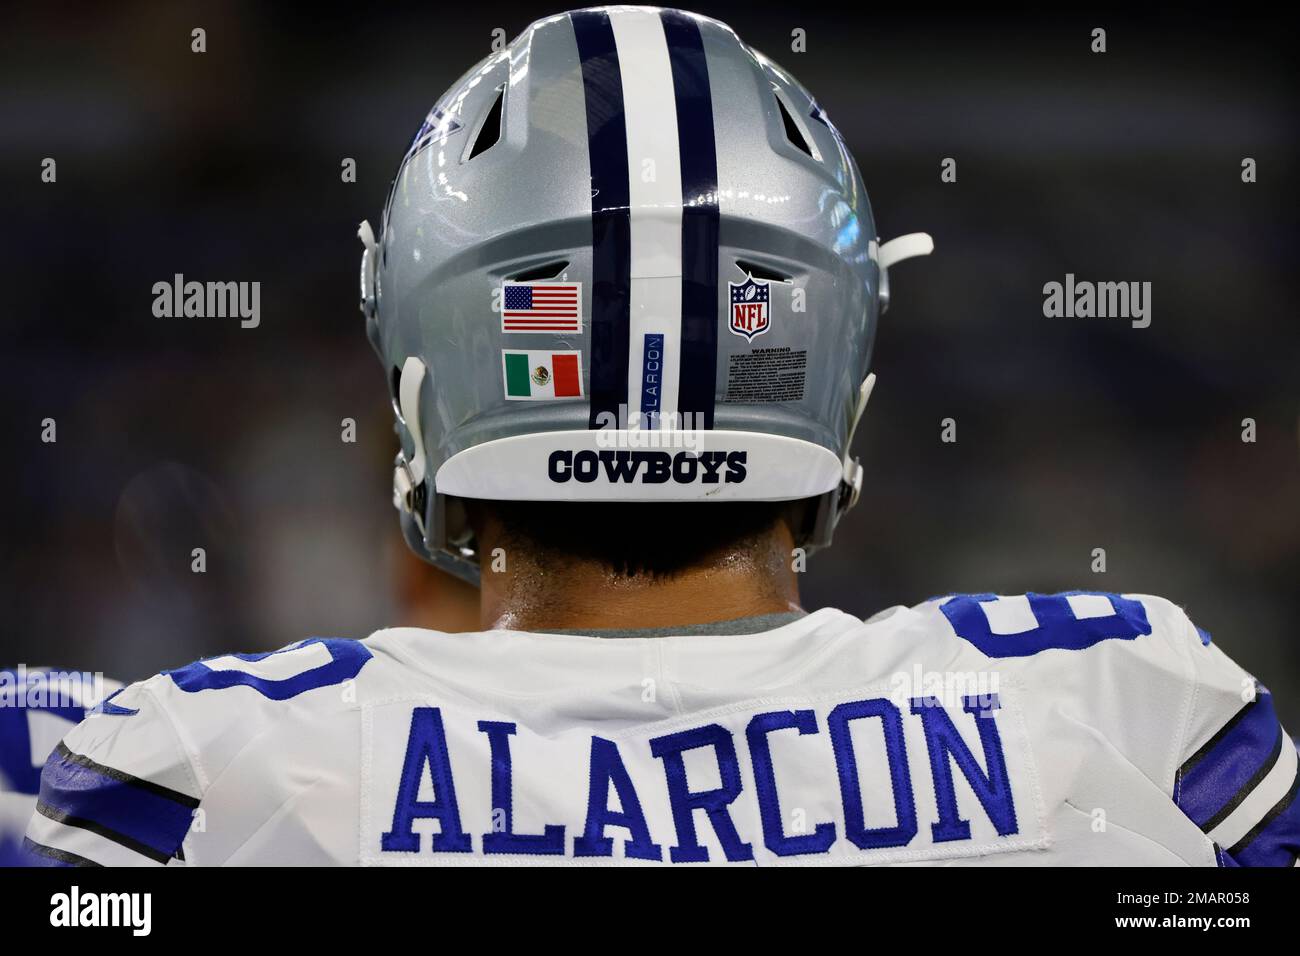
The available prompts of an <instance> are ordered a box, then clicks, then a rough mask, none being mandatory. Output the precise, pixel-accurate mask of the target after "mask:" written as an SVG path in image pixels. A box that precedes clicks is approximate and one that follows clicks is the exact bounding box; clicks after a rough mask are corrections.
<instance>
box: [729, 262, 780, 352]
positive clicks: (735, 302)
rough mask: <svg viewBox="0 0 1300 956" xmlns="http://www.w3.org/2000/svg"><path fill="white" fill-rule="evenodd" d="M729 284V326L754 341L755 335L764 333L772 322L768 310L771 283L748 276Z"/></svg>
mask: <svg viewBox="0 0 1300 956" xmlns="http://www.w3.org/2000/svg"><path fill="white" fill-rule="evenodd" d="M727 286H728V287H729V288H730V289H731V322H730V326H729V327H730V329H731V331H732V332H734V333H735V334H736V335H743V336H744V337H745V338H747V339H749V340H751V341H752V340H753V338H754V336H756V335H762V334H763V333H764V332H766V331H767V330H768V327H769V326H771V324H772V320H771V319H770V318H769V312H768V307H769V305H770V299H771V294H770V283H767V282H759V281H758V280H757V279H755V278H754V277H753V276H746V277H745V281H744V282H728V283H727Z"/></svg>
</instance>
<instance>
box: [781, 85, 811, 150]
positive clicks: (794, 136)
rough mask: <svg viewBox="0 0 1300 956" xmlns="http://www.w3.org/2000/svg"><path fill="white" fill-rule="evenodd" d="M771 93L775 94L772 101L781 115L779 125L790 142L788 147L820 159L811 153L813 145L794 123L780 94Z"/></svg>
mask: <svg viewBox="0 0 1300 956" xmlns="http://www.w3.org/2000/svg"><path fill="white" fill-rule="evenodd" d="M772 92H773V93H774V94H775V97H774V99H775V100H776V108H777V110H779V111H780V113H781V123H782V124H783V125H784V126H785V138H786V139H788V140H789V141H790V145H791V146H793V147H795V149H798V150H799V151H800V152H802V153H804V154H805V155H806V156H809V157H811V158H812V159H820V157H819V156H818V155H817V154H816V153H815V152H814V151H813V145H812V144H811V143H810V142H809V141H808V134H807V133H805V132H804V129H803V127H802V126H800V125H799V123H798V122H796V121H795V118H794V114H793V113H791V112H790V108H789V107H788V106H786V105H785V99H784V97H782V96H781V94H780V93H777V92H776V90H773V91H772Z"/></svg>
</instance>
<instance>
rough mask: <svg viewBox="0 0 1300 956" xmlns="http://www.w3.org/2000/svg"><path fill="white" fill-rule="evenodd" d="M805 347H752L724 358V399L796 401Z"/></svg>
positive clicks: (804, 365) (800, 394)
mask: <svg viewBox="0 0 1300 956" xmlns="http://www.w3.org/2000/svg"><path fill="white" fill-rule="evenodd" d="M807 371H808V351H807V350H806V349H797V350H796V349H791V348H788V347H782V348H770V349H754V350H753V351H752V352H743V353H736V354H733V355H730V356H728V358H727V393H726V397H725V398H724V399H723V400H724V401H727V402H737V403H742V404H743V403H746V402H798V401H801V400H802V399H803V390H804V380H805V378H806V376H807Z"/></svg>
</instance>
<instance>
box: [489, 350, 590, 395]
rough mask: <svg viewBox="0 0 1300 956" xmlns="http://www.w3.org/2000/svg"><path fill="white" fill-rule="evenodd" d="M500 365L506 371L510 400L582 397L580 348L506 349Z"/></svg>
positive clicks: (507, 391)
mask: <svg viewBox="0 0 1300 956" xmlns="http://www.w3.org/2000/svg"><path fill="white" fill-rule="evenodd" d="M501 367H502V369H503V370H504V372H505V380H506V398H507V399H509V400H510V401H514V402H540V401H545V400H547V399H551V398H581V397H582V353H581V352H546V351H513V350H510V349H503V350H502V352H501Z"/></svg>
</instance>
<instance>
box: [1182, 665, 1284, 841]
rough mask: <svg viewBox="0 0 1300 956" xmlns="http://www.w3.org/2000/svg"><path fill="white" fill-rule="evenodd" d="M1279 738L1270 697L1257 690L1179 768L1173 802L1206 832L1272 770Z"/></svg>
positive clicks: (1280, 744) (1220, 821) (1280, 728)
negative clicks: (1253, 695) (1252, 697)
mask: <svg viewBox="0 0 1300 956" xmlns="http://www.w3.org/2000/svg"><path fill="white" fill-rule="evenodd" d="M1284 739H1285V737H1284V734H1283V733H1282V726H1281V724H1279V723H1278V719H1277V714H1276V713H1275V712H1274V710H1273V695H1272V694H1270V693H1269V692H1268V691H1267V690H1265V689H1264V688H1262V687H1261V688H1258V691H1257V693H1256V695H1255V699H1254V700H1252V701H1251V702H1250V703H1248V704H1246V706H1244V707H1243V708H1241V710H1239V711H1237V713H1236V714H1234V715H1233V717H1232V719H1231V720H1229V721H1228V722H1227V723H1226V724H1224V725H1223V727H1221V728H1220V729H1219V731H1218V732H1217V733H1216V734H1215V735H1214V736H1213V737H1211V738H1210V739H1209V740H1208V741H1206V743H1205V744H1204V745H1202V746H1201V748H1200V749H1199V750H1197V751H1196V753H1194V754H1192V756H1191V757H1189V758H1188V759H1187V761H1186V763H1184V764H1183V765H1182V767H1180V768H1179V770H1178V774H1177V777H1176V778H1175V782H1174V802H1175V803H1177V804H1178V807H1179V809H1181V810H1182V811H1183V812H1184V813H1185V814H1187V816H1188V817H1189V818H1191V820H1192V822H1193V823H1195V824H1196V825H1197V826H1199V827H1200V828H1201V829H1202V830H1204V831H1205V832H1207V833H1208V832H1209V831H1210V830H1213V829H1214V828H1215V827H1216V826H1218V825H1219V824H1220V823H1222V822H1223V821H1224V820H1225V819H1226V818H1227V816H1228V814H1230V813H1231V812H1232V811H1233V810H1235V809H1236V808H1237V806H1238V805H1239V804H1240V803H1241V802H1242V801H1243V800H1245V799H1246V797H1248V796H1249V795H1250V793H1251V791H1253V790H1254V789H1255V788H1256V787H1257V786H1259V783H1260V781H1262V780H1263V779H1264V777H1266V776H1267V775H1268V772H1269V771H1270V770H1272V769H1273V765H1274V764H1275V763H1277V759H1278V757H1279V756H1280V755H1281V753H1282V744H1283V741H1284Z"/></svg>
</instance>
